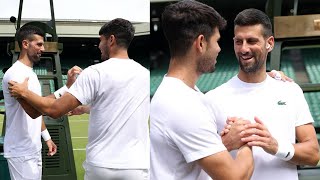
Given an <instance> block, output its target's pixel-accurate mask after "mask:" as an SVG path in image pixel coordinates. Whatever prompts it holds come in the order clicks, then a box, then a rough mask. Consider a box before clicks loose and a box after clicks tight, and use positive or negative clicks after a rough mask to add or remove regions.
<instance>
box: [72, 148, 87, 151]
mask: <svg viewBox="0 0 320 180" xmlns="http://www.w3.org/2000/svg"><path fill="white" fill-rule="evenodd" d="M73 150H74V151H85V150H86V148H77V149H73Z"/></svg>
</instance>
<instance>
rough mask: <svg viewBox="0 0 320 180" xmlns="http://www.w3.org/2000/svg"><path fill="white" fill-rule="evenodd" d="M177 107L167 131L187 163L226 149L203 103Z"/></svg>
mask: <svg viewBox="0 0 320 180" xmlns="http://www.w3.org/2000/svg"><path fill="white" fill-rule="evenodd" d="M187 107H188V105H187ZM179 109H180V110H177V111H175V117H174V119H175V120H174V121H172V122H173V123H172V124H171V125H170V126H169V127H171V128H170V129H167V133H168V136H170V139H171V140H172V141H173V142H174V144H175V145H176V146H177V147H178V148H179V150H180V151H181V152H182V154H183V156H184V158H185V159H186V161H187V162H188V163H189V162H193V161H196V160H198V159H201V158H204V157H207V156H209V155H212V154H215V153H218V152H221V151H224V150H226V148H225V146H224V145H223V144H222V141H221V138H220V136H219V135H218V134H217V128H216V125H215V123H214V120H213V119H212V117H211V116H210V115H209V113H208V110H207V108H206V107H205V106H204V105H202V104H195V103H193V104H192V106H189V108H186V106H184V107H183V108H179ZM183 109H184V110H183Z"/></svg>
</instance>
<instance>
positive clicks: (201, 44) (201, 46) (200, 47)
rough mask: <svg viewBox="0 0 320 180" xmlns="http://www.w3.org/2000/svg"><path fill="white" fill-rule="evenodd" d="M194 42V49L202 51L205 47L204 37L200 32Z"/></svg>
mask: <svg viewBox="0 0 320 180" xmlns="http://www.w3.org/2000/svg"><path fill="white" fill-rule="evenodd" d="M195 44H196V49H197V50H198V51H199V52H200V53H202V52H203V51H204V50H205V49H206V45H207V44H206V40H205V38H204V36H203V35H202V34H200V35H199V36H198V37H197V38H196V40H195Z"/></svg>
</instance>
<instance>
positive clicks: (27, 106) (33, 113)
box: [17, 98, 42, 119]
mask: <svg viewBox="0 0 320 180" xmlns="http://www.w3.org/2000/svg"><path fill="white" fill-rule="evenodd" d="M17 101H18V102H19V103H20V105H21V106H22V108H23V109H24V111H25V112H26V113H27V114H28V115H29V116H30V117H31V118H32V119H36V118H37V117H39V116H41V115H42V113H41V112H39V111H38V110H37V109H35V108H34V107H33V106H32V105H30V104H29V103H27V101H26V100H24V99H21V98H18V99H17Z"/></svg>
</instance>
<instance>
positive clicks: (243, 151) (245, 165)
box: [235, 145, 254, 180]
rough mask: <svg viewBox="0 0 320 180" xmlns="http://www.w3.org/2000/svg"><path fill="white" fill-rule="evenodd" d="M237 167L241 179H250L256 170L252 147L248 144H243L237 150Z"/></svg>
mask: <svg viewBox="0 0 320 180" xmlns="http://www.w3.org/2000/svg"><path fill="white" fill-rule="evenodd" d="M235 161H236V163H235V164H236V169H237V171H238V173H239V174H240V177H241V178H239V179H243V180H246V179H248V180H249V179H250V178H251V176H252V173H253V170H254V161H253V155H252V149H251V147H249V146H248V145H244V146H242V147H241V148H240V149H239V151H238V152H237V157H236V159H235Z"/></svg>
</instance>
